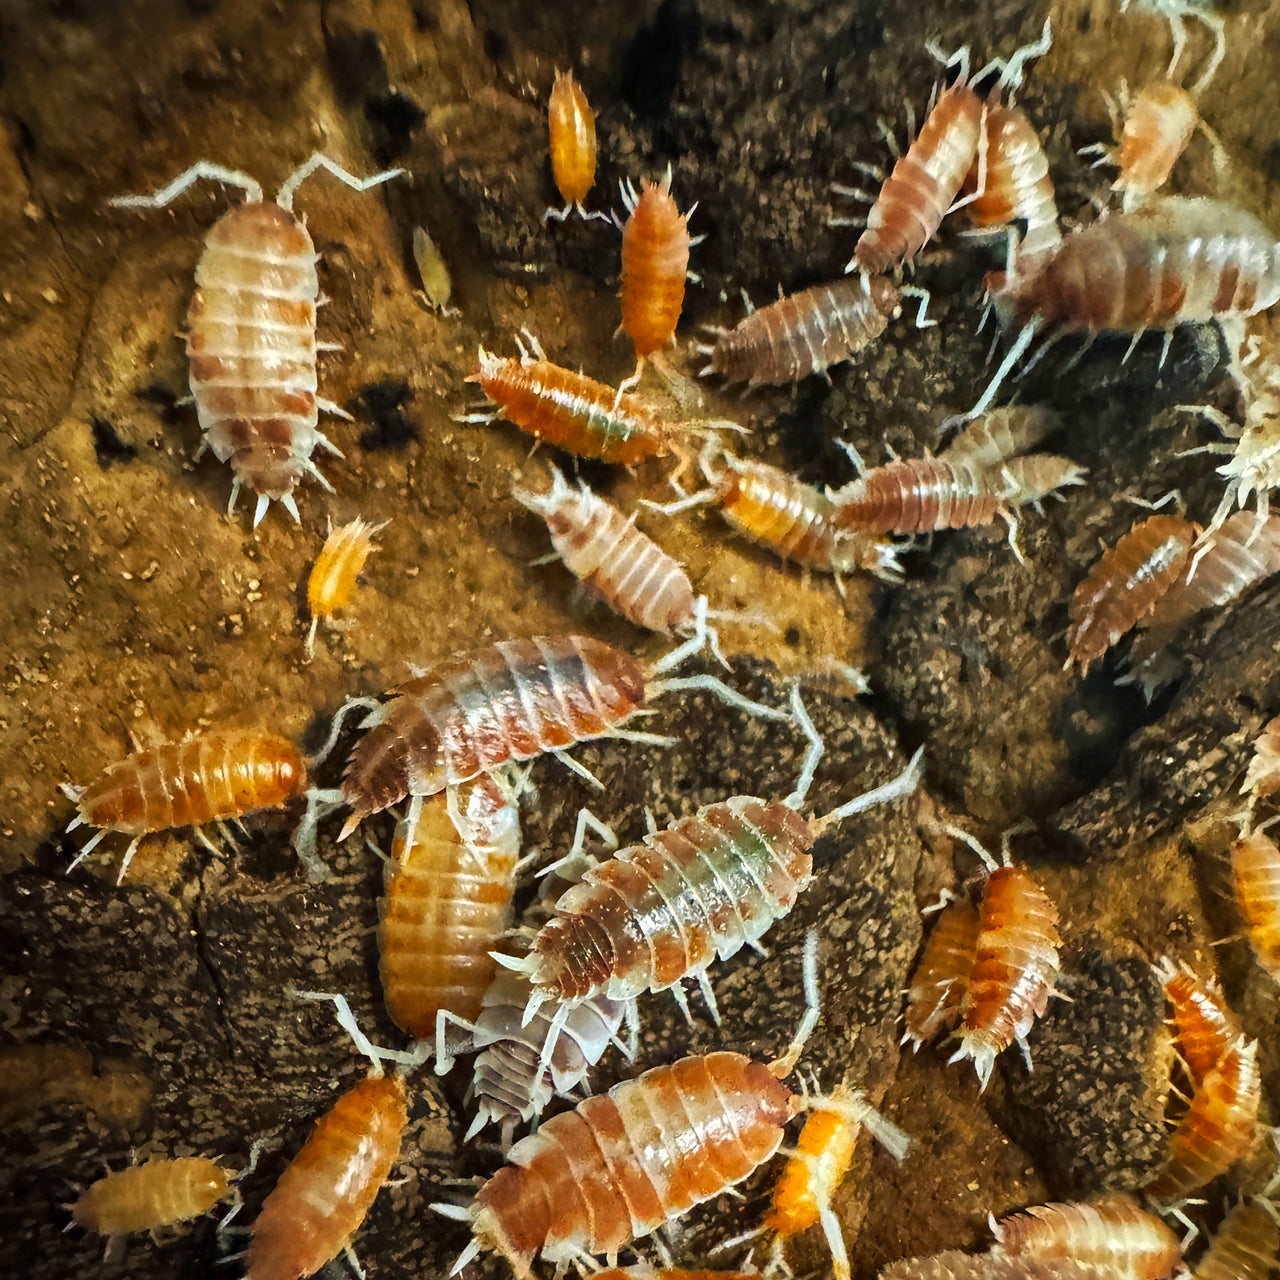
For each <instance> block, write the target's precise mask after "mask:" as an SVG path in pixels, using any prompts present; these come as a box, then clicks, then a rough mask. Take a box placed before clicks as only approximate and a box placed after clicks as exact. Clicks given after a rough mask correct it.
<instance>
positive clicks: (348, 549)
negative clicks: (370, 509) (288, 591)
mask: <svg viewBox="0 0 1280 1280" xmlns="http://www.w3.org/2000/svg"><path fill="white" fill-rule="evenodd" d="M388 523H389V522H388V521H386V520H384V521H383V522H382V523H381V524H368V523H367V522H366V521H364V520H360V519H355V520H352V521H351V523H350V524H344V525H343V526H342V527H341V528H339V529H333V530H331V531H330V533H329V536H328V537H327V538H326V539H325V541H324V546H323V547H321V548H320V554H319V555H318V556H316V562H315V564H314V565H312V566H311V574H310V576H309V577H308V578H307V612H308V613H310V614H311V630H310V631H308V632H307V657H308V659H309V658H310V657H311V652H312V649H313V648H314V647H315V642H316V628H317V627H318V626H319V625H320V619H321V618H329V617H332V616H333V615H334V614H335V613H337V612H338V610H339V609H345V608H346V607H347V605H349V604H350V603H351V597H352V596H353V595H355V590H356V579H357V578H359V576H360V573H361V570H363V569H364V566H365V561H366V560H368V559H369V555H370V553H371V552H374V551H376V550H377V549H378V548H377V547H375V546H374V545H373V539H374V536H375V535H376V534H377V533H379V532H380V531H381V530H383V529H385V528H386V527H387V524H388Z"/></svg>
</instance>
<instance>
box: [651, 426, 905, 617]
mask: <svg viewBox="0 0 1280 1280" xmlns="http://www.w3.org/2000/svg"><path fill="white" fill-rule="evenodd" d="M701 465H702V472H703V475H704V476H705V477H706V479H707V482H708V485H709V487H708V488H706V489H702V490H699V491H698V492H697V493H693V494H690V495H689V496H688V497H686V498H680V499H678V500H676V501H674V502H667V503H649V502H647V500H645V499H642V501H645V502H646V504H647V505H649V506H653V507H654V508H655V509H656V510H659V511H665V512H674V511H683V510H686V509H687V508H689V507H693V506H698V505H701V504H703V503H711V504H713V505H714V506H716V507H718V508H719V511H720V514H721V515H722V516H723V517H724V519H725V520H726V521H728V523H729V524H730V525H731V526H732V527H733V528H734V529H736V530H737V531H738V532H739V533H741V534H742V535H743V536H744V537H746V538H748V539H749V540H750V541H752V542H754V543H757V544H758V545H760V546H763V547H767V548H768V549H769V550H770V551H772V552H773V553H774V554H775V555H776V556H778V557H779V558H780V559H782V560H788V561H790V562H791V563H792V564H798V565H801V566H802V567H803V568H806V569H814V570H817V571H818V572H819V573H829V574H831V575H833V577H834V578H835V582H836V587H837V589H838V590H840V592H841V593H842V594H843V591H844V584H843V582H842V580H841V579H842V576H843V575H844V574H847V573H852V572H854V571H855V570H859V569H861V570H864V571H866V572H868V573H873V574H875V575H876V577H878V578H883V579H885V581H887V582H899V581H901V579H902V569H901V567H900V566H899V564H898V561H897V555H898V552H899V551H900V550H901V547H899V546H897V545H895V544H894V543H893V542H890V541H888V540H887V539H884V538H877V537H874V536H870V535H868V534H866V533H864V532H863V531H861V530H858V529H850V528H841V527H839V526H838V524H837V522H836V519H835V514H836V508H835V504H834V503H833V502H832V500H831V499H830V498H829V497H828V496H827V495H826V494H825V493H822V492H821V491H820V490H818V489H815V488H814V487H813V485H810V484H805V483H804V482H803V481H801V480H797V479H796V477H795V476H793V475H791V474H790V473H788V472H786V471H783V470H782V469H781V468H779V467H775V466H772V465H770V464H769V463H767V462H756V461H753V460H752V459H749V458H738V457H734V456H733V455H732V454H729V453H725V452H723V451H722V450H716V449H714V448H713V447H710V446H709V447H708V448H707V449H704V450H703V454H702V462H701Z"/></svg>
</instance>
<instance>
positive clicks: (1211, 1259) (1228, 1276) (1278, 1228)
mask: <svg viewBox="0 0 1280 1280" xmlns="http://www.w3.org/2000/svg"><path fill="white" fill-rule="evenodd" d="M1278 1253H1280V1220H1278V1219H1277V1214H1276V1207H1275V1205H1273V1204H1272V1203H1271V1202H1270V1201H1265V1200H1260V1199H1257V1198H1256V1197H1255V1198H1251V1199H1244V1200H1241V1201H1240V1203H1239V1204H1238V1205H1236V1207H1235V1208H1234V1209H1232V1210H1231V1212H1230V1213H1229V1214H1227V1216H1226V1218H1225V1219H1224V1220H1223V1223H1222V1225H1221V1226H1220V1227H1219V1228H1218V1229H1217V1231H1215V1232H1214V1234H1213V1239H1212V1240H1211V1241H1210V1242H1209V1248H1208V1249H1207V1250H1206V1251H1205V1253H1204V1254H1203V1256H1202V1257H1201V1258H1200V1261H1199V1262H1197V1263H1196V1265H1195V1268H1194V1270H1193V1271H1192V1273H1191V1274H1192V1277H1193V1280H1267V1277H1268V1276H1269V1275H1271V1273H1272V1271H1273V1270H1274V1269H1275V1265H1276V1256H1277V1254H1278Z"/></svg>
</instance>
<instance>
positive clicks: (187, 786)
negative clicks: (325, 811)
mask: <svg viewBox="0 0 1280 1280" xmlns="http://www.w3.org/2000/svg"><path fill="white" fill-rule="evenodd" d="M306 787H307V767H306V764H305V763H304V762H303V759H302V756H301V755H299V753H298V749H297V747H295V746H294V745H293V743H292V742H290V741H289V740H288V738H284V737H281V736H280V734H278V733H272V732H271V731H270V730H269V729H211V730H208V731H207V732H203V733H193V734H192V735H191V736H190V737H188V738H185V739H183V741H181V742H166V743H165V744H164V745H163V746H160V747H156V748H155V749H154V750H151V751H135V752H134V753H133V755H130V756H126V757H125V758H124V759H123V760H119V761H117V762H116V763H115V764H111V765H108V766H107V768H106V769H104V770H103V772H102V776H101V777H100V778H99V779H98V780H97V781H96V782H92V783H90V784H89V785H88V786H87V787H73V786H70V785H66V784H64V786H63V791H64V792H65V793H66V794H67V795H68V796H69V797H70V798H71V799H72V800H74V801H75V802H76V808H77V812H76V816H75V817H74V818H73V819H72V820H71V823H70V825H69V826H68V827H67V830H68V831H73V830H74V829H75V828H76V827H78V826H80V824H81V823H84V824H85V825H86V826H90V827H100V828H101V830H100V831H99V832H98V834H97V835H95V836H94V837H93V838H92V839H91V840H89V841H88V843H86V844H85V846H84V848H83V849H81V850H80V852H79V854H78V855H77V856H76V858H75V861H74V862H72V864H71V866H70V867H68V868H67V870H68V871H70V870H71V869H72V868H74V867H76V866H78V865H79V864H80V863H81V862H82V861H83V860H84V858H85V857H86V856H87V855H88V854H89V853H90V852H91V851H92V849H93V848H94V846H95V845H97V843H98V842H99V841H100V840H102V839H103V837H104V836H106V835H107V834H108V833H109V832H112V831H119V832H123V833H125V834H128V835H132V836H133V841H132V842H131V843H130V845H129V848H128V849H127V850H126V851H125V855H124V861H123V862H122V863H121V866H120V875H119V881H122V880H123V879H124V875H125V872H126V871H127V870H128V869H129V863H130V861H131V860H132V858H133V853H134V850H135V849H137V847H138V845H139V844H140V843H141V841H142V838H143V836H146V835H151V834H153V833H154V832H157V831H166V830H168V829H169V828H171V827H195V828H196V837H197V839H200V840H202V841H204V843H205V844H209V841H208V839H207V838H206V837H205V836H204V834H203V833H202V832H201V831H200V829H199V828H200V826H201V825H202V824H203V823H206V822H217V821H220V820H221V819H224V818H242V817H244V816H245V815H246V814H250V813H254V812H256V811H257V810H259V809H275V808H279V806H281V805H283V804H285V803H286V802H287V801H289V800H292V799H293V798H294V797H295V796H300V795H302V793H303V792H304V791H305V790H306ZM209 847H210V848H211V849H212V848H213V846H212V845H211V844H210V845H209ZM214 852H215V853H216V852H217V850H216V849H214Z"/></svg>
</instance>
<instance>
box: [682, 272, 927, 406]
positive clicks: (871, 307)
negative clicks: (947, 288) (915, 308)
mask: <svg viewBox="0 0 1280 1280" xmlns="http://www.w3.org/2000/svg"><path fill="white" fill-rule="evenodd" d="M925 296H926V297H927V295H925ZM900 304H901V291H900V290H899V289H898V288H897V287H896V286H895V285H894V284H893V282H892V281H890V280H888V279H886V278H885V277H884V276H871V277H864V276H860V275H859V276H854V277H852V278H845V279H843V280H836V281H833V282H832V283H830V284H818V285H814V286H813V287H812V288H810V289H802V290H800V292H799V293H792V294H788V295H787V296H785V297H779V299H778V300H777V302H771V303H769V305H768V306H765V307H760V308H759V309H758V310H755V311H751V312H749V313H748V314H747V315H746V316H745V317H744V318H743V319H742V320H739V321H738V323H737V324H736V325H735V326H734V327H733V328H732V329H727V330H726V329H722V330H719V331H718V336H717V337H716V341H715V345H714V346H713V347H705V346H704V347H700V348H699V350H700V351H702V352H703V353H704V354H707V355H709V356H710V357H711V360H710V363H709V364H708V365H707V366H706V368H704V369H703V370H702V371H701V376H703V377H705V376H706V375H708V374H712V373H715V374H719V375H720V376H721V377H722V378H725V379H726V380H727V381H729V382H745V383H746V384H747V386H748V387H749V388H750V387H759V386H775V385H779V384H781V383H784V382H799V381H800V379H801V378H806V377H808V376H809V374H811V373H821V374H825V373H826V371H827V369H829V368H830V367H831V366H832V365H833V364H839V363H840V362H841V361H842V360H848V359H849V357H850V356H853V355H855V354H857V352H859V351H861V350H862V349H863V347H865V346H868V345H869V344H870V343H872V342H874V341H875V339H876V338H878V337H879V336H880V335H881V334H882V333H883V332H884V330H885V327H886V326H887V325H888V323H889V321H890V320H891V319H893V318H894V317H895V316H897V315H898V313H899V311H900V310H901V305H900ZM923 311H924V308H923V306H922V307H921V315H923ZM930 323H932V322H930Z"/></svg>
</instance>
